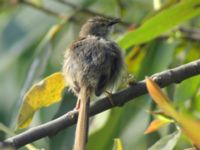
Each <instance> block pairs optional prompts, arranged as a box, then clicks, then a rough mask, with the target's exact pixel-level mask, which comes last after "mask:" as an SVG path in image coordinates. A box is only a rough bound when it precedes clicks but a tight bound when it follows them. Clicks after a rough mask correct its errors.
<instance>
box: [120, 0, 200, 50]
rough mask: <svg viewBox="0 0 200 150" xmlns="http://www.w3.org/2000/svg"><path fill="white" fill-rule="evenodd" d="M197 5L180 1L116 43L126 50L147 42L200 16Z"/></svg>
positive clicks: (190, 0)
mask: <svg viewBox="0 0 200 150" xmlns="http://www.w3.org/2000/svg"><path fill="white" fill-rule="evenodd" d="M198 5H199V1H197V0H185V1H181V2H180V3H178V4H176V5H173V6H172V7H170V8H167V9H165V10H163V11H161V12H160V13H158V14H157V15H155V16H154V17H152V18H151V19H149V20H147V21H146V22H145V23H144V24H143V25H141V27H139V28H138V29H137V30H135V31H132V32H128V33H126V34H125V35H124V36H123V37H122V38H121V39H119V41H118V43H119V45H120V46H121V48H122V49H126V48H128V47H130V46H131V45H137V44H141V43H144V42H148V41H150V40H152V39H154V38H156V37H158V36H159V35H161V34H162V33H164V32H166V31H168V30H170V29H172V28H173V27H175V26H176V25H178V24H180V23H182V22H184V21H186V20H189V19H191V18H193V17H195V16H197V15H198V14H200V9H198Z"/></svg>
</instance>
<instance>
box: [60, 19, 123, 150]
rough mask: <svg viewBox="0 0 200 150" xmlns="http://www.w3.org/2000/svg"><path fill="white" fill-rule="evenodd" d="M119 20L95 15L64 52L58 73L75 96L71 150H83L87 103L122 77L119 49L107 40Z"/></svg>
mask: <svg viewBox="0 0 200 150" xmlns="http://www.w3.org/2000/svg"><path fill="white" fill-rule="evenodd" d="M119 21H120V20H119V19H118V18H114V19H113V18H112V19H110V18H105V17H101V16H95V17H92V18H90V19H89V20H87V21H86V23H85V24H84V25H83V26H82V28H81V30H80V33H79V37H78V39H77V40H75V41H74V42H73V43H72V44H71V45H70V46H69V48H67V49H66V50H65V52H64V63H63V68H62V72H63V75H64V78H65V80H66V82H67V84H68V85H69V87H70V89H71V90H72V91H73V92H74V94H75V95H76V96H77V98H78V100H77V109H78V110H79V115H78V121H77V127H76V133H75V142H74V149H75V150H86V144H87V136H88V120H89V117H88V113H89V103H90V99H91V97H92V96H93V95H95V96H100V95H102V93H104V92H105V91H107V90H109V89H110V88H112V87H113V86H115V85H116V84H117V83H118V81H119V78H120V76H121V74H122V70H123V66H124V60H123V54H122V51H121V49H120V47H119V46H118V45H117V43H116V42H114V41H113V40H111V38H110V35H111V33H112V31H113V27H114V25H115V24H117V23H118V22H119Z"/></svg>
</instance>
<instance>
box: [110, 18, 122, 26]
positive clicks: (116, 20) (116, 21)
mask: <svg viewBox="0 0 200 150" xmlns="http://www.w3.org/2000/svg"><path fill="white" fill-rule="evenodd" d="M119 21H120V19H119V18H116V19H111V20H110V22H109V25H110V26H112V25H114V24H116V23H119Z"/></svg>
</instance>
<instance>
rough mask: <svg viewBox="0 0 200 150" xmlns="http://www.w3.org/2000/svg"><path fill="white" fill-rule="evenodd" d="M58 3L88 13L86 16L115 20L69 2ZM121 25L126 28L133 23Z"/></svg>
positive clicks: (123, 22) (60, 0)
mask: <svg viewBox="0 0 200 150" xmlns="http://www.w3.org/2000/svg"><path fill="white" fill-rule="evenodd" d="M58 1H59V2H61V3H62V4H64V5H67V6H69V7H71V8H73V9H75V10H79V11H81V12H83V13H86V14H89V15H92V16H102V17H105V18H111V19H114V17H111V16H107V15H105V14H102V13H99V12H96V11H93V10H90V9H87V8H83V7H80V6H77V5H75V4H73V3H71V2H69V1H65V0H58ZM119 23H120V24H122V25H124V26H126V27H128V26H130V25H131V23H129V22H125V21H122V20H121V21H120V22H119Z"/></svg>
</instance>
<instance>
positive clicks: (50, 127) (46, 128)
mask: <svg viewBox="0 0 200 150" xmlns="http://www.w3.org/2000/svg"><path fill="white" fill-rule="evenodd" d="M199 74H200V59H199V60H196V61H193V62H190V63H188V64H185V65H182V66H179V67H177V68H174V69H170V70H166V71H163V72H160V73H157V74H154V75H153V76H152V78H153V79H154V81H155V82H157V83H158V84H159V85H160V87H165V86H167V85H169V84H172V83H180V82H181V81H183V80H185V79H187V78H190V77H192V76H195V75H199ZM146 93H147V89H146V85H145V81H144V80H143V81H140V82H138V83H136V84H134V85H132V86H130V87H128V88H127V89H124V90H122V91H120V92H118V93H116V94H113V95H112V100H113V102H114V103H115V104H116V106H122V105H123V104H125V103H126V102H128V101H130V100H133V99H134V98H136V97H138V96H141V95H144V94H146ZM112 107H115V106H113V105H112V104H110V102H109V99H108V98H103V99H100V100H98V101H96V102H95V103H94V104H93V105H92V106H91V107H90V116H94V115H96V114H99V113H101V112H103V111H105V110H108V109H111V108H112ZM77 116H78V112H77V111H73V112H71V113H70V115H69V113H66V114H64V115H62V116H61V117H59V118H57V119H55V120H52V121H49V122H47V123H45V124H42V125H40V126H38V127H34V128H31V129H29V130H27V131H25V132H23V133H20V134H18V135H16V136H13V137H11V138H9V139H6V140H5V141H4V142H5V143H8V144H11V145H12V146H14V147H16V148H20V147H22V146H24V145H26V144H28V143H31V142H33V141H36V140H38V139H40V138H43V137H46V136H51V135H55V134H56V133H57V132H59V131H61V130H63V129H66V128H67V127H69V126H71V125H73V124H75V123H76V120H77Z"/></svg>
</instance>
